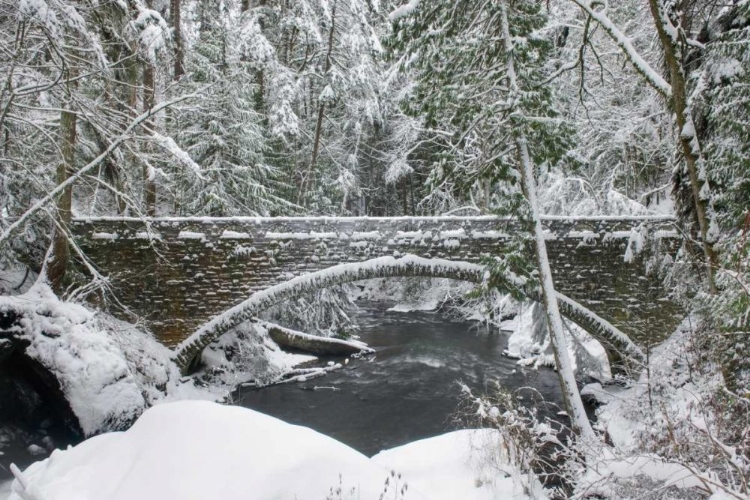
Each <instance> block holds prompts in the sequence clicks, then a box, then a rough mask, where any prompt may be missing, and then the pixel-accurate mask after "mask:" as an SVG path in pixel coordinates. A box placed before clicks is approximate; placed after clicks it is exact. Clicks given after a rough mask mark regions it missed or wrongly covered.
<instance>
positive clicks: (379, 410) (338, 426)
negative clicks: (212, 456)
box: [234, 303, 563, 456]
mask: <svg viewBox="0 0 750 500" xmlns="http://www.w3.org/2000/svg"><path fill="white" fill-rule="evenodd" d="M359 306H360V308H359V311H358V312H357V313H356V316H357V321H358V323H359V324H360V326H361V329H360V330H359V332H357V335H358V336H359V339H360V340H362V341H364V342H366V343H367V344H369V345H370V346H371V347H373V348H375V349H376V351H377V353H376V354H375V355H374V356H370V357H363V358H361V359H352V360H351V361H350V362H349V363H348V364H347V365H346V366H344V368H342V369H341V370H338V371H334V372H331V373H329V374H328V375H327V376H325V377H322V378H316V379H311V380H309V381H306V382H302V383H294V384H282V385H275V386H271V387H265V388H261V389H255V388H241V389H239V390H238V391H237V393H236V394H235V401H234V403H235V404H238V405H241V406H245V407H247V408H252V409H254V410H258V411H261V412H263V413H266V414H269V415H272V416H275V417H277V418H280V419H282V420H285V421H287V422H289V423H293V424H299V425H304V426H307V427H311V428H313V429H315V430H317V431H318V432H321V433H323V434H326V435H328V436H331V437H333V438H335V439H337V440H339V441H341V442H343V443H345V444H347V445H349V446H351V447H352V448H354V449H356V450H359V451H360V452H362V453H364V454H365V455H367V456H372V455H374V454H376V453H377V452H379V451H380V450H383V449H388V448H392V447H395V446H399V445H402V444H405V443H408V442H411V441H415V440H418V439H422V438H426V437H431V436H435V435H439V434H442V433H445V432H448V431H450V430H455V429H457V428H461V427H463V426H464V424H463V423H462V422H461V421H458V422H457V421H456V419H455V418H454V417H453V416H454V415H455V412H456V410H457V408H458V405H459V400H460V396H461V391H460V387H459V382H461V383H464V384H466V385H467V386H468V387H470V388H471V389H472V391H473V392H474V393H475V394H480V393H483V392H486V391H489V390H492V387H493V386H494V384H495V382H499V383H500V384H502V385H503V386H505V387H507V388H509V389H513V390H515V389H522V388H529V389H528V390H526V389H524V390H522V391H521V395H522V396H524V397H525V399H526V401H528V402H530V404H539V403H538V400H539V396H540V395H541V396H542V397H543V399H544V400H545V402H546V404H545V405H544V406H543V407H540V412H541V413H542V414H547V415H553V414H556V413H557V412H558V411H559V409H560V408H561V407H562V404H563V403H562V396H561V393H560V385H559V382H558V379H557V375H556V374H555V372H554V371H553V370H551V369H548V368H541V369H539V370H534V369H530V368H529V369H527V368H523V367H520V366H518V365H517V364H516V360H514V359H510V358H508V357H507V356H505V355H503V350H504V349H505V348H506V346H507V340H508V335H507V334H506V333H504V332H501V331H498V330H488V329H487V327H486V326H484V325H478V324H477V323H474V322H469V321H465V320H457V319H453V318H451V317H449V316H447V315H445V314H441V313H434V312H406V313H404V312H392V311H387V310H386V308H387V306H386V305H385V304H382V303H359ZM324 361H325V360H324ZM337 361H340V359H338V360H337ZM537 391H538V392H537ZM533 401H537V402H533ZM555 416H556V417H557V415H555ZM557 418H558V419H559V418H561V417H557Z"/></svg>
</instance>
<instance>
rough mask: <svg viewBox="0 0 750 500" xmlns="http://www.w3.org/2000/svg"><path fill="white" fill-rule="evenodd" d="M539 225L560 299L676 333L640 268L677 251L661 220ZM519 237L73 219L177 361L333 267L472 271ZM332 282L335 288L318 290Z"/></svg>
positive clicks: (662, 295) (503, 224)
mask: <svg viewBox="0 0 750 500" xmlns="http://www.w3.org/2000/svg"><path fill="white" fill-rule="evenodd" d="M543 222H544V226H545V229H546V232H547V234H548V236H547V245H548V252H549V255H550V265H551V266H552V270H553V275H554V279H555V286H556V289H557V291H558V292H559V293H561V294H562V295H563V296H565V297H568V298H570V299H572V301H573V302H575V303H578V304H581V305H583V306H584V307H586V308H588V309H590V310H591V311H593V312H594V313H596V315H598V316H597V317H599V318H600V319H602V320H603V321H605V322H609V323H611V324H612V325H614V326H615V327H617V328H619V329H620V330H621V331H622V332H624V333H625V334H627V335H628V336H629V337H630V338H632V339H634V340H635V341H637V342H640V343H645V342H649V341H658V340H660V339H661V338H663V337H664V336H665V335H667V334H668V333H670V332H671V331H672V330H673V329H674V327H675V326H676V324H677V322H678V321H679V320H680V319H681V317H682V316H681V314H680V310H679V308H678V307H677V306H676V305H675V304H673V303H672V302H670V300H669V294H668V291H667V290H664V289H663V287H662V286H661V283H660V280H659V279H658V278H657V277H655V276H653V275H652V273H649V272H648V267H649V265H648V261H649V260H650V261H653V260H654V259H649V258H648V257H649V256H651V255H654V253H655V252H658V253H659V254H664V255H667V254H670V253H672V252H673V251H674V249H675V248H676V246H677V243H678V241H679V239H678V235H677V233H676V232H675V231H674V230H673V224H672V222H673V221H672V220H671V219H669V218H666V217H629V218H623V217H577V218H566V217H545V218H544V221H543ZM517 230H519V228H518V223H517V221H515V220H513V219H508V218H499V217H494V216H474V217H454V216H445V217H383V218H370V217H345V218H331V217H268V218H256V217H233V218H194V217H190V218H155V219H139V218H110V217H103V218H87V219H75V220H74V221H73V223H72V232H73V235H74V237H75V238H76V241H77V243H78V245H79V246H80V247H81V250H82V251H83V252H84V254H85V255H87V256H88V258H89V259H90V261H91V263H92V264H93V265H94V266H95V267H96V268H98V269H99V271H100V272H101V273H102V274H103V275H105V276H109V277H110V280H111V284H112V288H113V291H114V292H115V294H116V296H117V298H118V299H119V301H120V303H121V304H122V305H123V306H125V307H126V308H127V309H129V310H130V311H131V313H134V314H136V315H138V316H139V317H140V318H142V319H144V320H145V321H146V323H147V324H148V326H149V327H150V328H151V330H152V331H153V332H154V333H155V334H156V336H157V338H158V339H159V340H161V341H162V342H163V343H164V344H166V345H168V346H177V345H178V344H180V343H182V344H180V345H179V348H178V353H177V354H178V358H180V357H181V359H178V363H180V362H181V363H182V364H187V363H190V362H191V361H192V358H194V357H195V355H196V353H199V351H200V349H202V348H203V347H205V345H203V342H198V343H197V344H196V343H194V348H193V349H192V350H191V349H187V350H186V347H187V344H189V343H190V342H189V340H190V339H188V337H190V336H191V335H192V334H194V332H196V331H197V330H199V328H200V327H201V326H202V325H204V324H205V323H207V322H209V320H211V319H212V318H214V317H215V316H217V315H218V314H220V313H222V312H224V311H226V310H228V309H230V308H231V307H233V306H235V305H237V304H239V303H241V302H243V301H244V300H246V299H247V298H248V297H249V296H251V295H252V294H253V293H255V292H259V291H262V290H265V289H267V288H269V287H270V286H272V285H277V284H280V283H284V282H287V281H289V280H291V279H293V278H295V277H297V276H301V275H305V274H307V273H311V272H315V271H321V270H324V269H328V268H331V267H333V266H336V265H339V264H341V263H356V262H362V261H366V260H368V259H373V258H377V257H385V256H389V257H396V258H398V257H400V256H403V255H415V256H418V257H421V258H423V259H424V258H428V259H442V260H447V261H454V262H466V263H471V264H477V263H480V262H481V260H482V259H483V258H484V257H486V256H492V255H495V254H498V253H500V252H501V251H502V248H503V245H504V244H506V243H507V241H508V240H509V237H510V235H511V234H512V233H513V232H514V231H517ZM644 237H645V238H648V240H649V241H650V242H651V243H652V244H651V245H648V248H649V250H648V251H646V252H641V253H636V252H633V250H636V249H637V248H640V247H641V246H642V244H643V241H644ZM631 254H635V255H633V256H632V258H631ZM428 267H429V266H428ZM399 269H402V270H401V271H399ZM420 269H427V267H425V266H422V267H420ZM430 269H432V268H430ZM472 273H473V274H472ZM472 273H469V274H467V276H451V275H449V274H446V273H443V274H441V273H440V272H437V273H435V272H433V271H431V270H427V271H422V272H415V271H414V269H413V268H412V269H411V270H410V269H409V268H408V266H406V267H403V266H402V267H399V266H391V268H389V270H387V271H383V272H381V273H380V274H378V273H377V272H375V273H370V274H367V273H365V274H362V277H378V276H381V275H382V276H415V275H416V276H443V277H454V278H458V279H465V280H467V281H475V282H476V281H477V277H476V273H475V272H474V271H472ZM339 281H341V282H349V281H353V279H344V280H339ZM321 283H322V282H321ZM331 284H335V283H334V282H331V283H329V284H327V285H325V286H330V285H331ZM322 286H323V285H321V287H322ZM532 295H533V294H532ZM290 296H294V295H293V294H292V295H290ZM531 298H534V297H533V296H532V297H531ZM566 311H567V312H568V314H567V315H568V316H569V317H571V316H573V319H574V320H577V322H579V323H580V322H584V323H585V322H586V318H585V317H584V316H582V315H580V314H578V317H575V316H576V314H575V312H571V310H570V308H569V307H568V308H566V307H565V306H564V305H563V312H564V313H565V312H566ZM114 312H115V313H117V314H121V315H122V314H125V313H123V312H119V313H118V312H117V311H114ZM129 319H132V318H129ZM587 329H589V330H591V329H590V328H587ZM199 344H200V345H199ZM196 349H197V350H196ZM188 358H190V359H188Z"/></svg>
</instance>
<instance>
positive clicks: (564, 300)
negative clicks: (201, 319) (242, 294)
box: [174, 255, 645, 373]
mask: <svg viewBox="0 0 750 500" xmlns="http://www.w3.org/2000/svg"><path fill="white" fill-rule="evenodd" d="M390 277H422V278H449V279H454V280H460V281H468V282H471V283H477V284H481V283H483V282H484V281H485V280H486V272H485V269H484V266H482V265H479V264H471V263H468V262H460V261H450V260H444V259H425V258H422V257H416V256H414V255H405V256H403V257H400V258H395V257H378V258H375V259H370V260H367V261H365V262H355V263H347V264H339V265H336V266H333V267H331V268H328V269H324V270H321V271H316V272H312V273H309V274H304V275H302V276H297V277H295V278H292V279H290V280H289V281H287V282H284V283H280V284H277V285H274V286H272V287H270V288H267V289H266V290H262V291H259V292H256V293H254V294H253V295H251V296H250V297H249V298H248V299H247V300H245V301H244V302H242V303H240V304H237V305H236V306H234V307H232V308H231V309H229V310H227V311H225V312H224V313H222V314H220V315H218V316H216V317H215V318H213V319H212V320H211V321H209V322H208V323H206V324H205V325H203V326H202V327H200V328H199V329H198V330H196V331H195V332H194V333H193V334H192V335H191V336H190V337H188V338H187V339H185V340H184V341H183V342H182V343H180V344H179V345H178V346H177V347H176V349H175V354H174V359H175V362H176V363H177V365H178V366H179V368H180V370H182V372H183V373H187V372H189V371H190V368H191V366H194V365H195V364H196V362H197V361H199V360H200V355H201V353H202V352H203V349H205V348H206V347H207V346H208V345H209V344H210V343H212V342H213V341H215V340H217V339H218V338H219V337H221V336H222V335H223V334H224V333H226V332H228V331H229V330H231V329H232V328H234V327H236V326H237V325H239V324H240V323H242V322H243V321H246V320H249V319H251V318H253V317H254V316H256V315H258V314H259V313H261V312H263V311H264V310H266V309H268V308H270V307H273V306H275V305H277V304H280V303H282V302H285V301H287V300H290V299H294V298H297V297H300V296H302V295H305V294H309V293H312V292H315V291H317V290H321V289H323V288H330V287H332V286H337V285H343V284H346V283H352V282H355V281H362V280H368V279H375V278H390ZM501 281H502V280H501ZM507 286H508V288H510V287H513V288H515V287H516V286H517V285H516V284H514V283H508V284H507ZM524 293H525V295H526V296H527V297H528V298H529V299H531V300H536V301H539V300H541V293H540V291H539V290H538V289H536V288H529V289H527V290H524ZM558 302H559V306H560V312H561V313H562V314H563V316H565V317H567V318H568V319H570V320H572V321H573V322H575V323H576V324H578V325H579V326H581V327H582V328H583V329H584V330H586V331H587V332H589V333H590V334H591V335H592V336H593V337H594V338H596V339H597V340H599V342H600V343H601V344H602V345H603V346H604V348H605V349H606V350H607V353H608V356H609V359H610V362H614V363H616V362H619V361H620V360H621V359H622V358H625V359H630V360H635V361H637V362H642V361H644V359H645V357H644V354H643V351H641V349H640V348H639V347H638V346H637V345H636V344H635V343H634V342H632V341H631V340H630V338H628V336H627V335H625V334H624V333H622V332H621V331H620V330H618V329H617V328H616V327H615V326H613V325H612V324H610V323H609V322H608V321H606V320H604V319H602V318H601V317H599V316H598V315H596V314H595V313H592V312H591V311H589V310H588V309H586V308H585V307H583V306H581V305H580V304H578V303H577V302H576V301H574V300H573V299H570V298H568V297H565V296H564V295H562V294H558Z"/></svg>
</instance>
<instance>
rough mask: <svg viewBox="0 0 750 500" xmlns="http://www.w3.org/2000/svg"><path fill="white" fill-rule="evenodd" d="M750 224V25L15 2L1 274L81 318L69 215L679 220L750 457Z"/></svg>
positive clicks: (476, 7) (583, 14)
mask: <svg viewBox="0 0 750 500" xmlns="http://www.w3.org/2000/svg"><path fill="white" fill-rule="evenodd" d="M503 20H505V22H503ZM527 157H528V158H527ZM527 160H528V162H527ZM527 166H528V170H527V169H526V167H527ZM530 188H533V190H535V191H536V194H535V195H534V196H530V194H529V189H530ZM749 209H750V2H748V1H747V0H677V1H674V0H622V1H617V2H611V3H609V4H608V3H607V2H606V1H602V0H554V1H550V0H547V1H532V0H507V1H505V2H475V1H474V0H455V1H448V0H436V1H430V2H422V3H420V1H419V0H411V1H409V2H408V3H404V4H403V5H402V2H401V1H396V0H170V1H167V0H0V228H2V231H3V232H2V235H0V266H2V267H3V268H4V269H15V268H20V269H24V268H28V269H31V270H32V271H34V272H35V273H42V274H46V275H47V276H48V278H49V280H50V282H51V284H52V285H54V286H55V287H56V289H57V290H58V292H59V293H60V294H65V293H68V294H72V293H74V291H73V290H72V289H70V288H68V287H69V285H70V284H71V283H73V281H72V280H71V278H70V271H69V266H68V265H67V264H68V262H70V260H71V256H73V257H75V258H76V259H77V260H79V261H81V262H85V256H82V255H79V253H78V250H77V247H76V246H75V244H74V242H73V241H70V240H69V238H68V236H67V229H66V228H67V223H68V222H69V221H70V218H71V216H89V215H129V216H186V215H195V216H231V215H251V216H252V215H261V216H275V215H306V214H322V215H370V216H384V215H422V214H451V213H502V214H513V215H520V216H527V215H529V214H531V218H532V219H533V218H534V216H533V214H536V213H547V214H567V215H588V214H609V215H640V214H650V213H651V214H653V213H661V214H671V213H674V214H676V215H677V217H678V224H677V228H678V229H679V230H680V231H681V232H682V234H683V235H684V243H683V246H682V249H681V250H680V252H679V254H678V256H677V258H676V259H674V260H670V262H669V263H668V265H667V266H666V267H667V271H668V272H667V273H666V277H665V279H666V280H668V282H669V283H670V285H671V286H672V287H673V288H674V290H675V294H676V295H677V296H678V297H679V299H680V300H681V301H682V303H683V304H684V305H685V306H686V308H687V309H688V310H690V311H693V312H695V313H697V314H698V315H699V317H700V318H701V322H700V328H699V331H698V336H697V337H696V338H695V339H694V342H695V347H696V352H700V353H702V354H701V356H699V361H700V363H699V366H698V367H697V369H700V370H706V371H711V370H715V371H721V373H722V375H723V385H722V388H721V390H720V391H718V392H717V394H716V400H715V401H716V404H717V407H721V408H722V410H721V412H722V415H723V416H724V417H723V418H726V421H725V422H724V424H725V425H724V426H723V427H721V429H719V430H717V431H716V434H715V436H718V438H717V439H719V440H724V441H726V442H728V443H732V444H733V445H736V446H738V447H740V448H742V447H744V448H742V449H744V450H745V451H744V453H745V455H747V450H748V449H750V435H749V434H748V428H750V427H749V426H748V422H747V418H748V417H747V415H748V414H750V412H747V405H748V404H749V403H748V401H749V400H750V393H749V392H748V391H749V390H750V365H749V364H748V363H750V361H749V360H750V356H748V355H747V353H748V330H750V263H749V262H750V244H749V243H748V232H749V231H750V211H749ZM45 255H47V256H48V258H47V259H45ZM83 269H84V270H85V264H84V266H83ZM87 271H88V273H89V274H90V275H91V276H93V277H94V278H96V270H95V269H88V270H87ZM66 273H67V277H66ZM91 276H89V277H91ZM3 286H5V287H6V288H8V286H9V285H7V284H3ZM331 300H335V299H331ZM667 448H668V447H667V446H666V445H665V449H664V450H660V452H663V453H666V454H669V453H676V454H679V453H683V452H685V451H684V450H683V449H679V447H677V448H674V449H667ZM744 467H746V464H745V466H744ZM727 470H729V469H727ZM727 473H728V474H729V472H727ZM740 476H741V474H740ZM745 478H746V472H745ZM738 480H739V479H738ZM745 480H746V479H745ZM744 487H745V491H746V490H747V484H746V483H745V486H744Z"/></svg>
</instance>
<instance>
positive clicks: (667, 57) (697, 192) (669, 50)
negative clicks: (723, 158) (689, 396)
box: [649, 0, 718, 294]
mask: <svg viewBox="0 0 750 500" xmlns="http://www.w3.org/2000/svg"><path fill="white" fill-rule="evenodd" d="M658 2H659V0H649V6H650V8H651V15H652V17H653V19H654V24H655V25H656V31H657V33H658V34H659V41H660V42H661V46H662V49H663V51H664V62H665V63H666V65H667V68H668V70H669V78H670V85H671V86H672V107H673V108H674V112H675V119H676V121H677V135H678V136H679V140H680V147H681V149H682V155H683V156H684V157H685V165H686V166H687V171H688V177H689V179H690V190H691V191H692V194H693V204H694V207H695V215H696V218H697V219H698V227H699V228H700V232H701V244H702V246H703V253H704V255H705V258H706V271H707V278H708V288H709V291H710V293H712V294H714V293H716V281H715V278H714V272H715V270H716V268H717V265H718V264H717V256H716V252H715V250H714V248H713V244H712V242H711V241H710V235H709V227H710V220H709V216H708V207H707V203H706V200H704V199H703V198H702V197H701V185H700V182H701V179H700V175H699V173H698V163H699V160H700V155H701V151H700V146H699V144H698V137H697V136H696V131H695V126H694V125H693V124H692V117H691V116H690V112H689V110H688V106H687V85H686V82H685V75H684V73H683V71H682V65H681V64H680V61H679V60H678V56H677V48H676V47H675V44H676V43H677V42H676V41H675V40H672V38H671V37H670V35H669V34H668V33H667V30H666V28H665V23H668V22H669V19H667V17H666V14H665V13H664V12H663V11H662V9H661V7H660V6H659V3H658ZM688 124H689V125H690V126H689V127H688V130H687V131H686V128H685V125H688ZM686 132H689V133H686ZM704 182H705V180H704Z"/></svg>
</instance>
